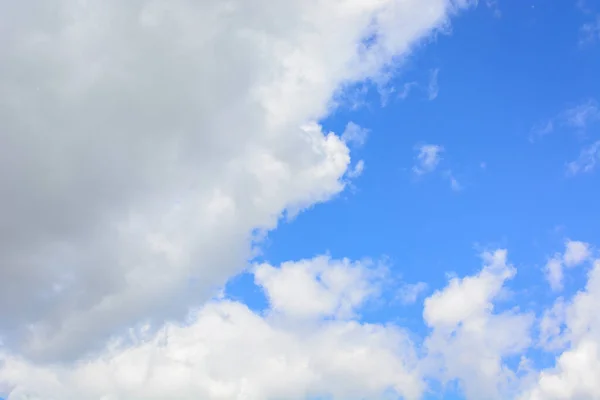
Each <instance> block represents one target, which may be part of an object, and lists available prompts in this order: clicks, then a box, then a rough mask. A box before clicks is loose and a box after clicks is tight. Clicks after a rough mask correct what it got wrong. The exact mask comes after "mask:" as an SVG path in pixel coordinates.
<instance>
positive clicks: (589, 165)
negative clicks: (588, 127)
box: [567, 140, 600, 175]
mask: <svg viewBox="0 0 600 400" xmlns="http://www.w3.org/2000/svg"><path fill="white" fill-rule="evenodd" d="M599 161H600V140H598V141H596V142H594V143H592V144H591V145H589V146H587V147H585V148H584V149H583V150H581V153H580V154H579V157H578V158H577V160H575V161H571V162H570V163H568V164H567V173H568V174H569V175H577V174H579V173H582V172H592V171H593V170H594V168H596V164H597V163H598V162H599Z"/></svg>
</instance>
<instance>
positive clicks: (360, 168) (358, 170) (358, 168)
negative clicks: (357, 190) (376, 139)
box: [347, 160, 365, 179]
mask: <svg viewBox="0 0 600 400" xmlns="http://www.w3.org/2000/svg"><path fill="white" fill-rule="evenodd" d="M364 170H365V162H364V161H363V160H358V162H357V163H356V165H354V168H352V169H351V170H350V171H348V173H347V175H348V177H349V178H351V179H352V178H358V177H359V176H361V175H362V173H363V172H364Z"/></svg>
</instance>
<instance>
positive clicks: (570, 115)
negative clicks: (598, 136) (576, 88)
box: [563, 99, 600, 129]
mask: <svg viewBox="0 0 600 400" xmlns="http://www.w3.org/2000/svg"><path fill="white" fill-rule="evenodd" d="M563 119H564V123H565V124H566V125H567V126H570V127H573V128H579V129H583V128H585V127H586V126H588V125H589V124H590V123H591V122H595V121H597V120H599V119H600V108H599V106H598V102H597V101H596V100H594V99H588V100H586V101H584V102H583V103H581V104H578V105H576V106H574V107H572V108H569V109H567V110H565V111H564V112H563Z"/></svg>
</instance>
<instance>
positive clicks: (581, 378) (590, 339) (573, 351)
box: [519, 260, 600, 400]
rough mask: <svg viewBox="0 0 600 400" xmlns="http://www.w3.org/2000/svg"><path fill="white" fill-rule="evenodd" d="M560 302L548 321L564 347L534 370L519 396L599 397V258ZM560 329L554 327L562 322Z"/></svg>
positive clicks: (538, 399) (549, 399)
mask: <svg viewBox="0 0 600 400" xmlns="http://www.w3.org/2000/svg"><path fill="white" fill-rule="evenodd" d="M561 303H562V300H560V303H558V304H560V305H559V306H558V307H559V308H560V312H559V313H558V316H557V317H556V320H557V322H554V323H553V324H551V326H554V327H555V328H553V329H552V331H553V336H554V338H555V340H558V341H559V343H560V345H561V347H562V345H564V344H566V345H567V346H568V347H567V349H566V350H565V351H564V352H562V353H560V354H559V355H558V356H557V357H556V361H555V365H554V367H552V368H548V369H546V370H543V371H541V372H540V373H539V374H537V377H536V379H535V380H534V382H533V385H531V387H529V388H528V389H527V390H526V391H525V392H524V393H523V394H522V396H521V397H520V398H519V399H520V400H587V399H598V398H600V381H599V380H598V376H600V313H598V304H600V260H596V261H595V262H594V267H593V269H592V270H591V271H590V274H589V278H588V283H587V286H586V289H585V290H584V291H582V292H579V293H578V294H577V295H575V297H574V298H573V300H572V301H570V302H569V303H568V304H566V305H565V304H561ZM563 324H564V328H563V329H562V330H561V329H559V328H556V326H558V325H563Z"/></svg>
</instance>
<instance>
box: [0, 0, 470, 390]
mask: <svg viewBox="0 0 600 400" xmlns="http://www.w3.org/2000/svg"><path fill="white" fill-rule="evenodd" d="M469 3H470V2H468V1H466V0H455V1H449V0H426V1H422V0H409V1H397V0H382V1H370V0H365V1H331V2H322V1H313V0H309V1H305V0H294V1H286V2H284V3H283V2H277V1H268V0H260V1H258V2H257V3H248V2H245V1H239V0H233V1H229V2H222V1H216V0H215V1H203V2H189V1H186V0H174V1H169V2H161V1H136V2H123V1H117V0H108V1H102V2H83V3H82V2H79V1H76V0H60V1H58V2H56V3H55V4H53V5H52V7H50V8H48V7H49V6H48V4H47V3H46V2H44V1H41V0H33V1H31V2H28V3H27V5H25V4H24V3H10V6H9V5H8V3H6V4H5V5H2V6H0V8H1V11H0V24H1V25H2V26H3V38H5V39H3V45H2V55H1V65H2V74H0V87H1V88H2V90H0V121H1V122H0V142H1V143H2V144H3V145H2V148H1V149H0V152H1V155H0V186H2V188H3V199H4V201H3V203H2V207H1V208H0V220H1V221H2V225H1V226H0V235H1V236H2V242H1V243H2V244H1V245H0V246H1V247H0V263H1V264H2V265H3V268H2V269H0V315H3V318H2V319H1V321H0V334H1V335H2V336H3V343H4V345H5V346H6V348H8V349H11V351H13V352H15V353H16V354H21V355H25V356H28V357H33V358H35V359H37V360H68V359H74V358H78V357H80V356H81V355H82V354H84V353H85V352H86V351H87V350H90V349H98V348H101V347H102V345H103V343H104V342H105V339H106V338H107V337H109V336H111V335H114V334H117V335H118V334H120V333H123V332H125V331H126V329H127V328H128V327H129V326H131V325H132V324H136V323H139V322H141V321H146V320H150V321H153V322H154V324H153V325H154V326H155V325H159V324H160V323H161V321H164V320H165V319H170V318H175V319H177V318H179V317H182V316H184V315H185V313H186V311H187V309H188V306H190V305H191V304H198V303H200V302H202V301H203V300H205V299H207V298H209V297H210V296H211V293H212V292H213V290H214V289H215V288H216V287H218V286H220V285H221V284H223V282H224V281H225V280H226V279H227V278H228V277H229V276H231V275H233V274H235V273H236V272H239V271H240V270H241V269H242V268H243V267H244V266H245V265H246V262H247V260H248V258H249V257H251V255H252V254H253V249H252V239H253V237H252V234H251V233H252V232H256V231H259V232H264V231H268V230H270V229H273V228H274V227H275V226H276V225H277V222H278V220H279V218H280V216H281V215H282V214H283V213H288V214H290V215H293V214H294V213H296V212H298V211H301V210H302V209H303V208H305V207H309V206H311V205H312V204H315V203H318V202H322V201H326V200H328V199H330V198H331V197H332V196H335V195H336V194H337V193H339V192H340V191H342V190H343V189H344V180H343V177H344V175H345V174H346V173H347V172H348V171H347V169H348V166H349V165H350V156H349V150H348V148H347V146H346V145H345V143H344V142H343V141H341V140H340V138H339V136H337V135H335V134H333V133H328V132H323V131H322V129H321V127H320V126H319V125H317V124H316V123H314V121H318V120H319V119H321V118H323V117H325V116H326V115H328V113H329V112H330V111H331V107H332V102H333V100H332V99H333V98H334V97H335V95H336V93H338V92H339V91H340V89H341V88H343V87H346V86H348V85H350V84H353V83H355V82H359V81H364V80H366V79H369V78H373V79H376V78H377V77H378V76H379V75H381V74H380V72H381V71H382V70H383V69H385V67H386V66H388V65H389V64H390V63H391V62H392V61H393V60H395V59H397V58H398V57H401V56H403V55H405V54H406V53H407V52H408V51H410V49H411V46H412V45H413V44H415V43H417V41H418V40H420V39H422V38H424V37H425V36H427V35H428V34H429V33H430V32H432V30H433V29H435V28H436V27H440V26H444V25H445V24H446V23H447V21H448V16H449V14H450V13H451V12H454V11H455V10H457V9H458V8H459V7H463V6H467V5H468V4H469ZM31 10H38V11H39V12H35V13H34V12H32V11H31ZM366 36H373V37H375V38H376V40H374V41H373V42H372V43H370V44H369V45H368V46H367V45H366V44H365V45H357V44H358V43H360V42H361V41H362V39H363V38H364V37H366ZM15 304H17V305H18V307H17V308H15ZM96 398H97V397H96Z"/></svg>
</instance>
